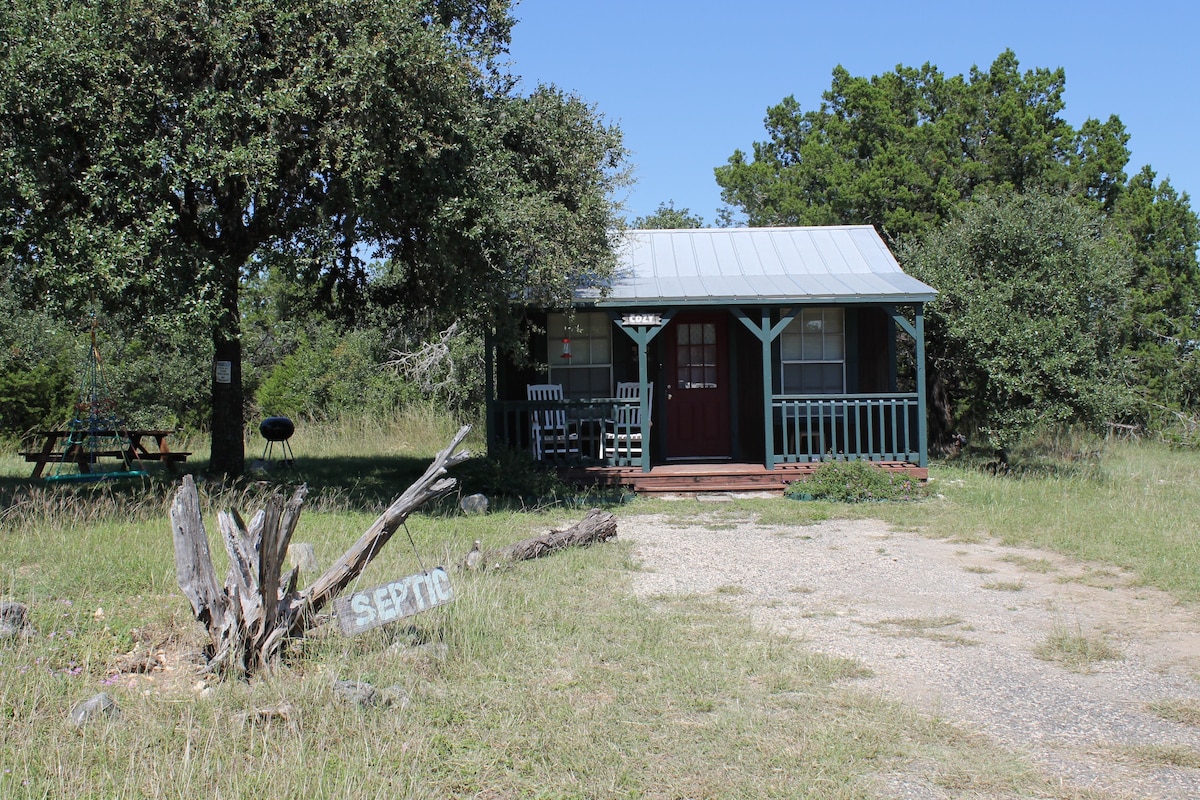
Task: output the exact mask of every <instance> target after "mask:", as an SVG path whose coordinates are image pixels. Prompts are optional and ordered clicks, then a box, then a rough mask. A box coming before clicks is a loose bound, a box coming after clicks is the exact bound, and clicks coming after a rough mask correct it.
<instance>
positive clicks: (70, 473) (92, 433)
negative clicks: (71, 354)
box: [46, 315, 147, 482]
mask: <svg viewBox="0 0 1200 800" xmlns="http://www.w3.org/2000/svg"><path fill="white" fill-rule="evenodd" d="M97 324H98V323H97V320H96V317H95V316H94V315H93V317H92V329H91V339H90V342H89V347H88V354H87V358H85V359H84V363H83V368H82V369H81V370H80V374H79V391H78V393H77V395H76V397H77V398H78V400H77V401H76V403H75V414H74V416H73V417H72V418H71V421H70V422H69V423H67V430H68V431H69V433H68V435H67V437H66V444H65V445H64V446H63V450H62V459H61V461H59V463H58V466H57V468H56V469H55V471H54V473H53V474H51V475H47V476H46V480H48V481H76V482H78V481H84V482H86V481H101V480H112V479H116V478H141V477H145V476H146V475H147V473H146V471H145V470H143V469H141V468H140V466H141V465H140V463H139V464H138V465H137V467H136V468H135V465H134V463H133V462H134V460H135V459H136V457H137V456H136V453H134V452H133V448H132V447H130V445H129V432H128V428H127V427H126V426H125V424H124V423H123V422H122V421H121V419H120V418H119V417H118V416H117V405H116V402H115V401H114V400H113V397H112V393H111V392H110V391H109V388H108V381H107V380H105V377H104V367H103V360H102V359H101V358H100V350H99V348H97V347H96V327H97ZM102 456H108V457H114V456H115V457H117V458H119V459H120V461H119V462H117V464H118V465H119V466H118V467H117V468H115V469H107V470H105V469H101V468H100V466H101V462H100V458H101V457H102Z"/></svg>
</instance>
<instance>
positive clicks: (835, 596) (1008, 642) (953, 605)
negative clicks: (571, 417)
mask: <svg viewBox="0 0 1200 800" xmlns="http://www.w3.org/2000/svg"><path fill="white" fill-rule="evenodd" d="M672 519H675V520H677V519H678V516H677V515H672ZM730 528H731V525H730V524H729V523H728V522H727V521H726V520H722V521H721V523H720V524H710V525H707V526H706V522H705V519H704V518H703V517H699V516H698V518H697V519H696V520H695V522H694V523H692V524H690V525H687V526H685V527H681V526H680V525H679V524H677V523H673V522H671V521H669V520H668V519H667V518H665V517H634V518H630V519H628V520H624V521H622V528H621V536H622V537H623V538H627V539H629V540H632V541H633V542H634V544H635V547H636V553H637V557H638V558H639V560H640V561H641V562H642V563H643V565H644V566H645V570H644V571H643V572H641V573H639V574H638V577H637V581H636V590H637V591H638V593H639V594H641V595H645V596H653V595H674V594H686V593H696V592H700V593H707V592H713V591H715V590H717V589H718V588H722V587H730V586H737V587H740V590H741V591H740V592H738V593H736V594H730V593H728V592H723V593H722V596H729V597H731V598H732V601H733V602H736V603H737V604H738V605H739V606H742V607H743V608H746V609H747V610H748V611H749V613H750V614H751V617H752V619H753V620H754V622H755V623H757V624H759V625H762V626H764V627H766V628H769V629H771V630H775V631H778V632H782V633H786V634H789V635H795V636H798V637H801V638H802V639H803V640H804V641H806V642H808V643H809V644H810V645H811V646H812V648H813V649H814V650H817V651H820V652H825V653H829V654H833V655H839V656H846V657H851V658H854V659H857V660H858V661H860V662H862V663H863V664H864V665H866V666H867V667H869V668H870V670H871V671H872V673H873V677H870V678H865V679H861V681H859V682H857V684H856V685H858V686H859V687H860V688H862V689H864V690H867V691H878V692H880V693H883V694H885V695H887V696H890V697H894V698H898V699H901V700H903V701H906V702H909V703H912V704H915V705H916V706H917V707H918V708H920V709H922V710H923V711H925V712H927V713H929V714H932V715H936V716H939V717H941V718H943V719H946V720H948V721H950V722H952V723H954V724H956V725H958V726H960V727H963V728H966V729H970V730H975V731H980V732H982V733H984V734H986V735H988V736H990V737H992V738H993V739H994V740H996V741H998V742H1000V743H1001V744H1003V745H1004V746H1005V747H1007V748H1009V749H1012V750H1016V751H1019V752H1023V753H1027V754H1028V756H1029V757H1030V758H1031V759H1032V760H1033V762H1034V763H1036V764H1038V765H1039V766H1040V767H1041V768H1042V769H1043V770H1045V772H1046V773H1047V774H1048V775H1050V776H1052V777H1053V778H1054V779H1055V780H1056V782H1057V781H1062V782H1063V783H1065V784H1066V785H1068V786H1070V787H1073V788H1075V789H1078V790H1090V791H1092V792H1095V793H1096V795H1093V796H1099V797H1105V798H1135V797H1136V798H1171V799H1174V798H1178V799H1179V800H1185V799H1186V800H1193V799H1194V798H1197V797H1200V769H1197V768H1195V767H1194V766H1178V765H1180V764H1183V765H1200V727H1195V725H1194V724H1192V725H1188V724H1182V723H1177V722H1171V721H1167V720H1166V719H1164V718H1163V717H1162V716H1160V715H1158V714H1155V713H1152V712H1151V711H1150V709H1149V705H1150V704H1152V703H1166V704H1171V705H1173V706H1175V707H1180V708H1183V709H1185V710H1186V709H1188V708H1191V709H1194V708H1196V707H1197V706H1200V610H1198V609H1196V608H1193V607H1183V606H1180V605H1179V604H1177V603H1175V602H1174V601H1173V600H1172V599H1171V598H1170V597H1169V596H1167V595H1165V594H1164V593H1162V592H1158V591H1155V590H1151V589H1145V588H1138V587H1135V586H1134V585H1132V580H1131V578H1132V576H1130V575H1128V574H1121V573H1120V572H1119V571H1117V570H1113V569H1111V568H1104V567H1101V566H1098V565H1088V564H1081V563H1077V562H1073V561H1070V560H1068V559H1064V558H1061V557H1058V556H1055V555H1053V554H1049V553H1046V552H1043V551H1032V550H1022V549H1014V548H1009V547H1003V546H1000V545H998V544H962V543H957V542H950V541H946V540H938V539H929V538H926V537H923V536H921V535H919V534H916V533H909V532H900V531H893V530H891V529H889V528H888V526H886V525H884V524H883V523H879V522H874V521H844V520H843V521H834V522H826V523H820V524H818V525H813V526H810V527H795V528H779V527H764V526H758V525H754V524H750V523H739V524H737V525H736V526H734V529H730ZM1056 634H1059V635H1068V636H1074V637H1083V638H1084V639H1086V640H1088V641H1090V642H1093V643H1095V642H1102V643H1106V644H1108V645H1110V646H1112V648H1114V649H1115V651H1117V652H1118V653H1119V654H1120V658H1119V659H1114V660H1103V661H1098V662H1094V663H1092V664H1091V665H1090V667H1089V668H1088V671H1085V672H1078V671H1072V670H1069V669H1066V668H1065V667H1063V666H1062V665H1060V664H1058V663H1053V662H1050V661H1046V660H1042V659H1040V658H1038V657H1036V656H1035V655H1034V651H1035V650H1036V649H1037V648H1038V647H1039V646H1040V645H1043V644H1044V643H1045V642H1046V641H1047V640H1048V639H1049V638H1050V637H1052V636H1054V635H1056ZM887 783H888V785H887V789H886V791H887V792H888V793H889V794H890V796H893V797H905V798H909V797H911V798H942V797H948V796H949V795H946V794H944V793H943V792H942V791H941V790H939V789H938V788H937V787H936V786H934V785H933V784H932V783H930V782H929V781H926V780H924V778H923V776H921V775H916V774H910V775H897V776H891V777H890V778H889V779H888V782H887Z"/></svg>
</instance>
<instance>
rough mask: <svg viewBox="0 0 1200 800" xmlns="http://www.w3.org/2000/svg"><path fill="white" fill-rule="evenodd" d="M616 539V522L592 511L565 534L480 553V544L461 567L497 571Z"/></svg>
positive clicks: (605, 513)
mask: <svg viewBox="0 0 1200 800" xmlns="http://www.w3.org/2000/svg"><path fill="white" fill-rule="evenodd" d="M616 536H617V519H616V517H614V516H613V515H612V514H610V513H608V512H607V511H601V510H600V509H598V508H593V509H592V510H591V511H589V512H588V513H587V516H585V517H584V518H583V519H582V520H580V521H579V522H577V523H575V524H574V525H572V526H571V527H570V528H567V529H566V530H562V531H550V532H549V533H545V534H542V535H541V536H534V537H532V538H530V539H523V540H522V541H519V542H516V543H515V544H510V545H508V546H507V547H501V548H499V549H497V550H488V551H486V552H480V551H479V550H478V549H477V548H478V544H479V543H478V542H476V549H474V550H472V551H471V552H470V553H468V554H467V556H466V557H465V558H464V559H463V560H462V562H461V563H460V564H459V567H460V568H465V569H494V568H495V567H499V566H501V565H503V564H508V563H511V562H513V561H527V560H529V559H532V558H541V557H542V556H545V555H549V554H550V553H553V552H556V551H558V550H562V549H563V548H566V547H586V546H587V545H590V544H595V543H596V542H605V541H608V540H609V539H615V538H616Z"/></svg>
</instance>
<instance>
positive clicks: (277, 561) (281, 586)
mask: <svg viewBox="0 0 1200 800" xmlns="http://www.w3.org/2000/svg"><path fill="white" fill-rule="evenodd" d="M470 430H471V429H470V427H469V426H465V427H463V428H461V429H460V430H459V431H458V433H457V434H456V435H455V436H454V439H453V440H452V441H451V442H450V444H449V445H447V447H446V448H445V449H444V450H442V451H441V452H439V453H438V454H437V456H436V457H435V458H434V460H433V463H432V464H430V465H429V468H428V469H427V470H425V474H424V475H422V476H421V477H420V478H419V479H418V480H417V481H416V482H414V483H413V484H412V485H411V486H409V487H408V489H406V490H405V491H404V493H403V494H401V495H400V496H399V497H397V498H396V499H395V500H394V501H393V502H392V504H391V505H390V506H389V507H388V508H387V510H386V511H384V512H383V514H381V515H380V516H379V518H378V519H377V520H375V522H374V524H372V525H371V527H370V528H368V529H367V531H366V532H365V533H363V535H362V536H361V537H359V539H358V541H357V542H355V543H354V545H353V546H352V547H351V548H350V549H349V550H347V551H346V553H345V555H343V556H342V557H341V558H340V559H338V561H337V562H336V563H335V564H334V565H333V566H331V567H329V569H327V570H325V572H324V573H322V574H321V575H320V577H318V578H317V579H316V580H315V581H313V583H312V585H310V586H309V587H308V588H306V589H304V590H302V591H297V589H296V583H297V578H298V574H299V573H298V570H297V569H292V570H290V571H289V572H287V573H286V574H282V565H283V563H284V561H285V559H286V554H287V548H288V543H289V542H290V541H291V538H292V534H293V533H294V532H295V530H296V524H297V522H298V521H299V518H300V509H301V506H302V505H303V503H304V497H305V495H306V494H307V488H306V487H303V486H302V487H300V488H298V489H297V490H296V491H295V492H294V493H293V494H292V497H291V499H290V500H287V501H284V499H283V497H282V496H281V495H274V496H273V497H271V498H270V499H269V500H268V501H267V504H266V508H264V509H263V510H261V511H259V512H258V513H257V514H255V515H254V517H253V518H252V519H251V520H250V524H249V525H247V524H246V523H245V522H244V521H243V519H242V517H241V516H240V515H239V514H238V513H237V511H234V510H229V511H223V512H221V513H220V514H218V515H217V522H218V525H219V527H220V529H221V538H222V540H223V541H224V543H225V550H226V552H227V553H228V554H229V564H230V567H229V573H228V575H227V576H226V578H225V583H224V585H220V584H218V582H217V578H216V571H215V569H214V568H213V563H212V554H211V552H210V551H209V547H208V535H207V533H206V531H205V529H204V520H203V519H202V517H201V513H200V498H199V495H198V493H197V491H196V484H195V482H194V481H193V480H192V477H191V476H190V475H187V476H184V479H183V482H182V484H181V485H180V487H179V489H178V490H177V491H176V492H175V497H174V500H173V501H172V503H171V527H172V530H173V533H174V540H175V572H176V579H177V580H178V582H179V586H180V588H182V589H183V593H184V594H185V595H186V596H187V598H188V600H189V601H190V602H191V604H192V610H193V612H194V613H195V616H196V619H197V620H199V621H200V622H201V623H202V624H204V626H205V628H206V629H207V631H208V636H209V648H208V651H209V652H208V655H209V656H210V658H209V663H208V669H209V670H210V671H222V672H228V673H232V674H236V675H238V676H239V677H246V676H249V675H251V674H254V673H256V672H259V671H262V670H269V669H271V667H272V666H273V665H274V664H275V663H276V661H277V660H278V657H279V652H280V648H281V646H282V644H283V642H284V641H285V640H286V639H288V638H291V637H296V636H301V635H303V633H304V631H305V630H307V629H308V628H309V627H311V626H312V624H313V620H314V619H315V617H316V614H317V612H318V611H320V610H321V609H322V608H323V607H324V606H325V605H326V604H327V603H329V601H331V600H332V599H333V598H334V597H336V596H337V595H338V594H340V593H341V592H342V590H343V589H345V588H346V587H347V586H349V585H350V584H351V583H352V582H353V581H354V580H355V579H356V578H358V576H359V575H360V574H361V573H362V571H363V570H364V569H366V567H367V565H368V564H370V563H371V561H372V560H374V558H375V556H377V555H378V554H379V551H380V550H381V549H382V548H383V546H384V545H385V544H387V542H388V540H389V539H391V537H392V534H394V533H395V532H396V530H397V529H399V527H400V525H401V524H402V523H403V522H404V520H406V519H407V518H408V516H409V515H410V514H412V512H413V511H415V510H416V509H418V508H420V507H421V506H422V505H424V504H425V503H427V502H428V501H430V500H433V499H435V498H437V497H440V496H441V495H443V494H445V493H447V492H449V491H450V490H452V489H453V488H454V486H455V484H456V480H455V479H454V478H449V477H443V476H445V474H446V470H447V469H449V468H450V467H452V466H455V465H457V464H460V463H462V462H463V461H465V460H466V459H467V458H468V457H469V456H470V453H468V452H467V451H465V450H463V451H461V452H455V450H456V449H457V448H458V446H459V445H460V444H461V443H462V441H463V439H465V438H466V435H467V433H468V432H469V431H470Z"/></svg>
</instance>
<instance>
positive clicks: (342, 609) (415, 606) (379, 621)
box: [333, 567, 454, 636]
mask: <svg viewBox="0 0 1200 800" xmlns="http://www.w3.org/2000/svg"><path fill="white" fill-rule="evenodd" d="M453 599H454V593H453V591H451V589H450V576H449V575H448V574H446V569H445V568H444V567H434V568H433V569H431V570H426V571H425V572H420V573H418V574H416V575H409V576H408V577H407V578H401V579H399V580H396V581H392V582H391V583H385V584H384V585H383V586H376V587H375V588H373V589H364V590H362V591H360V592H354V593H353V594H351V595H349V596H348V597H339V598H338V599H337V600H336V601H334V604H333V611H334V613H335V614H336V615H337V618H338V625H339V626H340V627H341V629H342V633H344V634H346V635H347V636H353V635H355V634H357V633H362V632H363V631H369V630H371V629H372V628H378V627H379V626H381V625H386V624H388V623H389V622H395V621H396V620H398V619H403V618H404V617H411V616H413V615H414V614H420V613H421V612H422V611H428V610H429V609H431V608H437V607H438V606H444V605H446V604H447V603H449V602H450V601H451V600H453Z"/></svg>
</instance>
